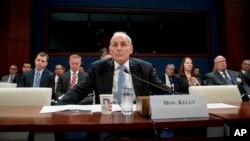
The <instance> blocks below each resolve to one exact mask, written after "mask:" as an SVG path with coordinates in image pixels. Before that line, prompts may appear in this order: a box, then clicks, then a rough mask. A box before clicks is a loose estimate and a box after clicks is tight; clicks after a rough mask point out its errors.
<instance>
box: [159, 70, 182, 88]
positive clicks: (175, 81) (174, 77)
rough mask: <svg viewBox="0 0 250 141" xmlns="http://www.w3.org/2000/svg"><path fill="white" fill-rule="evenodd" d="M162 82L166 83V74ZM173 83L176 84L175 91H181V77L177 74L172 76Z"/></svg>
mask: <svg viewBox="0 0 250 141" xmlns="http://www.w3.org/2000/svg"><path fill="white" fill-rule="evenodd" d="M161 81H162V83H164V84H166V76H165V74H164V75H163V76H162V77H161ZM172 84H174V91H176V92H179V78H178V77H176V76H175V75H173V76H172Z"/></svg>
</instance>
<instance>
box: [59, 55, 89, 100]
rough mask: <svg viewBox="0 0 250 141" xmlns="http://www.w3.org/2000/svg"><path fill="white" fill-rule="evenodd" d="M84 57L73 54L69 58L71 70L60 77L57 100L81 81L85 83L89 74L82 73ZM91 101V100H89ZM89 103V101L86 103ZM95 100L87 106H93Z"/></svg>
mask: <svg viewBox="0 0 250 141" xmlns="http://www.w3.org/2000/svg"><path fill="white" fill-rule="evenodd" d="M81 61H82V57H81V56H80V55H78V54H72V55H70V57H69V65H70V70H69V71H67V72H65V73H64V74H63V75H62V76H61V77H59V80H58V84H57V89H56V97H57V99H58V98H59V97H61V96H63V95H64V94H67V93H69V92H70V90H71V89H73V87H74V86H75V85H77V84H78V83H80V82H81V81H83V80H84V79H85V77H86V75H87V73H85V72H82V71H80V66H81V63H82V62H81ZM89 100H90V99H89ZM86 102H88V101H86ZM91 102H93V100H90V101H89V102H88V103H86V104H92V103H91Z"/></svg>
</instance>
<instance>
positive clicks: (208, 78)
mask: <svg viewBox="0 0 250 141" xmlns="http://www.w3.org/2000/svg"><path fill="white" fill-rule="evenodd" d="M214 66H215V69H216V70H215V71H213V72H210V73H207V74H206V75H205V84H206V85H238V86H239V87H238V88H239V91H240V93H241V94H242V100H243V101H248V100H249V98H248V96H247V94H246V92H247V91H246V90H247V89H246V87H247V86H246V85H245V83H244V82H243V81H242V78H240V76H239V73H238V72H236V71H232V70H229V69H227V61H226V58H225V57H224V56H221V55H218V56H217V57H215V59H214ZM244 87H245V88H244Z"/></svg>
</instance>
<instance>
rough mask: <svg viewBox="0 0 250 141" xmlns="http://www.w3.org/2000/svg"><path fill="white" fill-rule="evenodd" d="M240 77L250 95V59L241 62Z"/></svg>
mask: <svg viewBox="0 0 250 141" xmlns="http://www.w3.org/2000/svg"><path fill="white" fill-rule="evenodd" d="M239 77H240V78H241V80H242V83H243V84H244V85H242V86H243V88H244V89H245V92H246V93H247V95H248V96H250V60H247V59H246V60H243V61H242V64H241V71H239Z"/></svg>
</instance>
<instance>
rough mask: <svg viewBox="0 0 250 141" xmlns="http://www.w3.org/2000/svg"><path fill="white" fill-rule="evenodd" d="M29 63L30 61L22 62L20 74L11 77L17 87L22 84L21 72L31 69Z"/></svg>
mask: <svg viewBox="0 0 250 141" xmlns="http://www.w3.org/2000/svg"><path fill="white" fill-rule="evenodd" d="M31 70H32V68H31V64H30V63H23V67H22V72H23V73H22V74H21V75H17V76H16V77H15V78H14V79H13V83H17V87H20V86H21V85H22V80H23V74H24V73H26V72H28V71H31Z"/></svg>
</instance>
